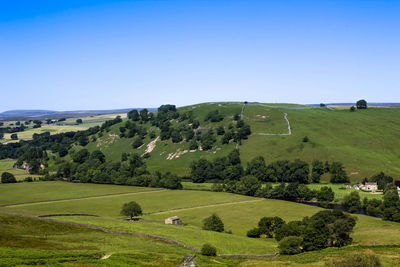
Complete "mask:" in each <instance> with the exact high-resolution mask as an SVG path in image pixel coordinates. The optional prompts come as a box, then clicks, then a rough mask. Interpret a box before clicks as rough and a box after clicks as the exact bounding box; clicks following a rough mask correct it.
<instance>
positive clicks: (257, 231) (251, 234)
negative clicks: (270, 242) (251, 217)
mask: <svg viewBox="0 0 400 267" xmlns="http://www.w3.org/2000/svg"><path fill="white" fill-rule="evenodd" d="M260 235H261V231H260V229H258V228H253V229H251V230H249V231H247V236H248V237H251V238H259V237H260Z"/></svg>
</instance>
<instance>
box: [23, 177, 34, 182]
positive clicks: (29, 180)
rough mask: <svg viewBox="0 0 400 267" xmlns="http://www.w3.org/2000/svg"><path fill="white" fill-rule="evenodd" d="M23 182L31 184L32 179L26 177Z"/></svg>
mask: <svg viewBox="0 0 400 267" xmlns="http://www.w3.org/2000/svg"><path fill="white" fill-rule="evenodd" d="M24 182H33V179H32V177H26V178H25V179H24Z"/></svg>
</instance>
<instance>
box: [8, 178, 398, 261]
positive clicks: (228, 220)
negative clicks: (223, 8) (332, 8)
mask: <svg viewBox="0 0 400 267" xmlns="http://www.w3.org/2000/svg"><path fill="white" fill-rule="evenodd" d="M47 184H49V187H48V188H46V189H43V187H42V186H44V187H45V186H46V185H47ZM7 186H9V185H0V189H1V190H2V192H7V191H11V190H10V187H7ZM10 186H14V188H13V189H12V191H14V192H18V190H19V192H30V194H25V195H24V194H21V193H20V194H19V195H18V197H14V198H13V197H12V196H11V194H10V195H8V196H7V195H5V196H3V195H4V194H0V195H1V196H2V199H1V203H2V204H11V203H15V204H17V203H23V202H30V201H32V199H40V200H41V201H44V202H40V203H27V204H17V205H11V206H4V207H1V208H0V211H1V212H8V213H18V214H25V215H46V214H57V213H58V214H65V213H72V214H75V213H79V214H82V213H84V214H93V215H97V216H99V217H80V216H67V217H57V219H61V220H67V221H73V222H79V223H86V224H91V225H97V226H102V227H106V228H109V229H113V230H120V231H130V232H138V233H149V234H155V235H160V236H164V237H167V238H171V239H174V240H177V241H180V242H183V243H185V244H188V245H191V246H194V247H201V246H202V245H203V244H204V243H206V242H211V243H212V244H214V245H215V246H216V247H217V248H218V249H219V252H220V253H226V254H231V253H253V254H266V253H274V252H276V251H277V243H276V241H275V240H274V239H265V238H261V239H251V238H247V237H246V232H247V231H248V230H249V229H251V228H253V227H255V226H256V225H257V222H258V220H259V219H260V218H261V217H263V216H280V217H282V218H283V219H285V220H286V221H291V220H300V219H302V218H303V217H304V216H311V215H313V214H315V213H316V212H318V211H320V210H322V209H321V208H318V207H313V206H308V205H304V204H299V203H294V202H286V201H280V200H271V199H257V198H252V197H246V196H241V195H234V194H228V193H220V192H218V193H217V192H211V191H196V190H175V191H174V190H164V189H163V190H160V191H145V190H149V188H140V187H136V188H135V187H130V186H112V185H93V184H73V183H63V182H36V183H19V184H13V185H10ZM80 186H83V188H81V187H80ZM18 187H21V188H18ZM90 187H92V188H90ZM50 188H51V189H52V191H53V193H52V194H50V193H47V194H46V193H45V192H48V191H50ZM118 188H120V190H118ZM150 190H151V189H150ZM153 190H154V189H153ZM89 191H91V192H89ZM105 191H107V192H115V193H116V194H115V195H109V196H101V194H102V193H104V192H105ZM142 191H144V192H142ZM78 192H79V193H78ZM124 192H130V193H128V194H123V193H124ZM63 194H64V195H63ZM35 195H36V196H39V195H40V196H41V197H40V198H37V197H36V198H32V196H35ZM79 195H81V196H82V197H84V198H82V199H70V200H68V199H65V200H60V198H64V197H77V196H79ZM96 195H97V196H96ZM85 196H86V197H85ZM89 196H93V197H89ZM129 201H137V202H138V203H139V204H140V205H141V206H142V209H143V212H144V215H143V216H142V218H143V219H145V220H142V221H137V222H129V221H125V220H123V217H122V216H120V215H119V211H120V209H121V207H122V205H123V204H124V203H126V202H129ZM212 213H217V214H218V215H219V216H220V217H221V219H222V220H223V222H224V223H225V230H226V231H232V234H228V233H216V232H210V231H204V230H202V229H201V227H202V221H203V219H204V218H206V217H208V216H210V215H211V214H212ZM175 215H176V216H179V217H180V218H181V219H182V220H183V222H184V225H183V226H173V225H165V224H164V223H163V220H164V219H165V218H167V217H170V216H175ZM356 216H357V218H358V222H357V226H356V228H355V232H354V233H353V235H352V236H353V239H354V244H357V245H368V246H369V245H400V244H399V241H398V239H397V236H398V235H399V234H400V224H399V223H394V222H387V221H382V220H381V219H378V218H373V217H368V216H364V215H356Z"/></svg>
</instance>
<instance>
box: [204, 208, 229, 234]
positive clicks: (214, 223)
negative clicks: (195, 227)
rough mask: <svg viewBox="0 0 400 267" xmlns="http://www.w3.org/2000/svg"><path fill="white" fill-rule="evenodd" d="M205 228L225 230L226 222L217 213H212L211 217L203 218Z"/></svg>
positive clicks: (218, 230)
mask: <svg viewBox="0 0 400 267" xmlns="http://www.w3.org/2000/svg"><path fill="white" fill-rule="evenodd" d="M203 230H209V231H216V232H223V231H224V223H223V222H222V220H221V218H220V217H219V216H218V215H217V214H215V213H214V214H212V215H211V216H210V217H208V218H206V219H204V220H203Z"/></svg>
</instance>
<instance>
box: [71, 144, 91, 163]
mask: <svg viewBox="0 0 400 267" xmlns="http://www.w3.org/2000/svg"><path fill="white" fill-rule="evenodd" d="M89 156H90V153H89V151H88V150H87V149H85V148H84V149H81V150H79V151H78V152H76V153H74V154H72V160H73V161H74V162H76V163H80V164H82V163H84V162H85V161H86V160H87V159H89Z"/></svg>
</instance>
